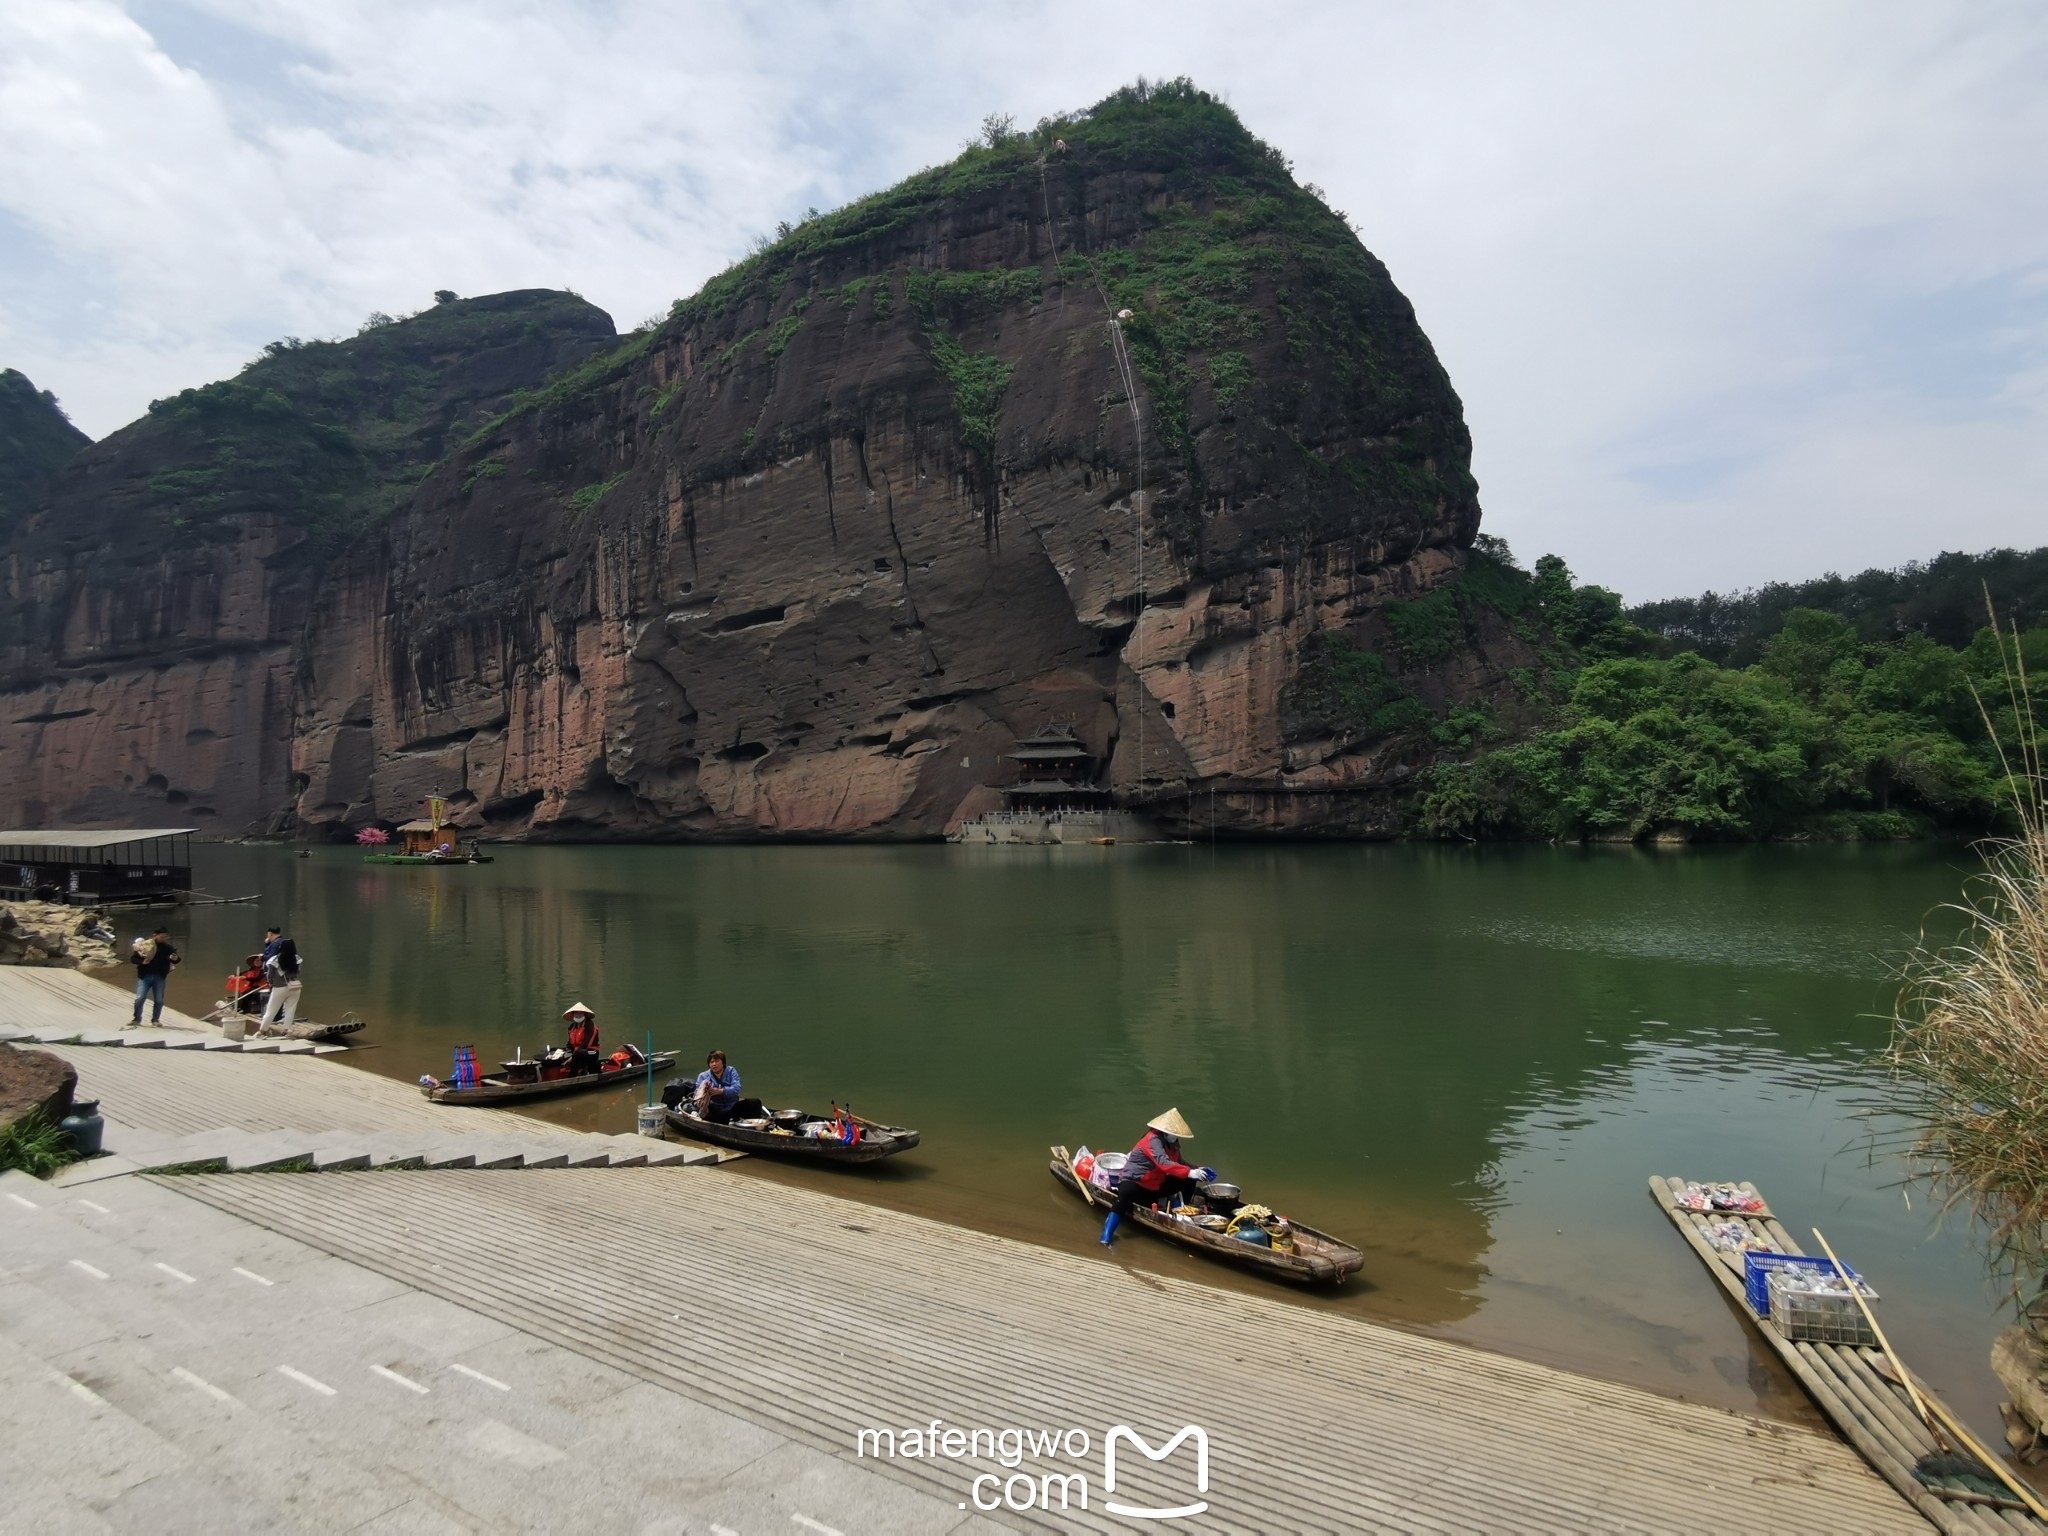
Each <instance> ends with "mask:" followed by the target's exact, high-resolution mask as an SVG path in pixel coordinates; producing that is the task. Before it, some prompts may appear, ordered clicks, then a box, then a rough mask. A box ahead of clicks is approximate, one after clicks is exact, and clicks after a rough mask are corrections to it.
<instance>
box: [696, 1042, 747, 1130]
mask: <svg viewBox="0 0 2048 1536" xmlns="http://www.w3.org/2000/svg"><path fill="white" fill-rule="evenodd" d="M696 1099H697V1113H698V1114H699V1115H701V1116H703V1117H704V1118H705V1119H706V1120H709V1121H711V1122H713V1123H714V1124H717V1125H724V1124H726V1123H728V1122H729V1121H730V1120H731V1119H732V1117H733V1114H734V1113H735V1112H736V1111H737V1110H738V1109H739V1107H740V1069H739V1068H738V1067H734V1066H728V1065H727V1064H726V1060H725V1052H723V1051H713V1052H712V1053H711V1054H710V1055H709V1056H706V1057H705V1058H704V1070H703V1071H702V1072H699V1073H698V1074H697V1093H696Z"/></svg>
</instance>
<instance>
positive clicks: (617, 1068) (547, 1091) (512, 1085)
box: [420, 1046, 676, 1104]
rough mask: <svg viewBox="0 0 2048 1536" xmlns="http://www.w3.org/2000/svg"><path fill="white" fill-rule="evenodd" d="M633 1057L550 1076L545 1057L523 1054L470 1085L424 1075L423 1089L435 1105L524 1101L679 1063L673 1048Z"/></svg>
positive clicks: (636, 1078) (643, 1076)
mask: <svg viewBox="0 0 2048 1536" xmlns="http://www.w3.org/2000/svg"><path fill="white" fill-rule="evenodd" d="M626 1050H627V1051H628V1052H629V1053H630V1056H631V1058H632V1059H628V1060H627V1061H624V1062H620V1061H618V1060H617V1059H616V1058H615V1057H614V1058H607V1059H606V1061H605V1063H604V1065H603V1067H602V1068H601V1069H599V1070H598V1071H596V1072H560V1073H556V1074H555V1075H552V1076H550V1075H548V1074H549V1072H550V1070H551V1068H550V1063H549V1062H548V1060H547V1058H546V1057H542V1056H527V1055H525V1054H523V1053H522V1054H521V1055H519V1056H517V1057H515V1058H514V1059H513V1060H511V1061H507V1062H503V1063H501V1064H500V1065H501V1066H502V1067H503V1070H502V1071H499V1072H493V1073H492V1074H491V1075H490V1076H488V1077H479V1078H478V1079H477V1080H476V1082H475V1083H474V1084H473V1085H471V1086H468V1087H464V1086H463V1085H461V1084H459V1083H453V1082H448V1083H444V1082H441V1081H439V1080H438V1079H435V1078H421V1079H420V1092H421V1093H423V1094H425V1095H426V1096H427V1097H428V1098H429V1099H432V1100H433V1101H434V1102H435V1103H436V1104H525V1103H528V1102H530V1101H532V1100H534V1099H552V1098H556V1097H558V1096H560V1095H562V1094H569V1093H588V1092H589V1091H590V1090H591V1089H593V1088H617V1087H620V1086H621V1085H623V1084H627V1083H644V1082H646V1081H647V1076H648V1074H649V1073H650V1072H666V1071H667V1070H668V1069H669V1068H670V1067H672V1066H674V1065H675V1064H676V1053H675V1052H674V1051H656V1052H655V1053H654V1054H653V1055H652V1056H647V1055H643V1054H642V1053H641V1052H639V1051H638V1050H636V1049H634V1048H633V1047H632V1046H628V1047H626Z"/></svg>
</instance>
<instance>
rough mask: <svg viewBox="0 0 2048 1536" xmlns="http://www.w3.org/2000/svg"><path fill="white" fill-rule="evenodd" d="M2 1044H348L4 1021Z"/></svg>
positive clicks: (296, 1047) (294, 1048)
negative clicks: (44, 1026) (28, 1025)
mask: <svg viewBox="0 0 2048 1536" xmlns="http://www.w3.org/2000/svg"><path fill="white" fill-rule="evenodd" d="M0 1045H92V1046H101V1047H105V1048H107V1049H115V1048H121V1047H125V1048H127V1049H129V1050H169V1051H200V1050H205V1051H233V1052H239V1053H242V1054H245V1055H250V1056H333V1055H337V1054H338V1053H340V1052H342V1051H345V1050H347V1049H348V1047H347V1046H345V1045H337V1044H316V1043H315V1042H314V1041H311V1040H282V1039H270V1040H265V1039H259V1038H258V1037H256V1036H254V1035H251V1036H250V1037H249V1038H248V1039H246V1040H230V1039H228V1038H226V1037H225V1036H223V1035H202V1034H199V1033H197V1032H195V1031H193V1030H189V1029H171V1028H168V1027H167V1028H163V1029H157V1028H152V1027H149V1026H144V1027H143V1028H140V1029H119V1028H108V1029H78V1028H70V1029H66V1028H51V1029H25V1028H22V1027H21V1026H19V1025H12V1024H0Z"/></svg>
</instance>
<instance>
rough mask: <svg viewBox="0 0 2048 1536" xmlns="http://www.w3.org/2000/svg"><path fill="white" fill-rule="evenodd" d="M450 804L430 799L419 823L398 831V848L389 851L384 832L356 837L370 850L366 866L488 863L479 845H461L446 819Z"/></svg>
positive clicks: (368, 830) (371, 829)
mask: <svg viewBox="0 0 2048 1536" xmlns="http://www.w3.org/2000/svg"><path fill="white" fill-rule="evenodd" d="M446 810H447V802H446V801H444V800H443V799H442V798H441V797H440V796H439V795H429V796H427V814H426V815H425V816H424V817H422V818H421V819H420V820H418V821H408V822H405V823H403V824H402V825H400V827H399V829H398V838H399V841H398V847H397V848H396V850H390V849H389V843H388V841H387V839H386V838H385V835H384V833H383V830H382V829H381V828H378V827H365V828H363V830H362V831H360V832H358V833H357V834H356V841H357V842H358V843H360V844H362V845H363V846H364V847H365V848H368V849H370V850H371V851H370V852H368V853H365V854H364V855H363V862H364V863H365V864H413V865H441V864H489V863H491V862H493V860H492V858H491V855H489V854H487V853H479V852H478V851H477V848H476V845H475V844H474V843H471V844H470V845H469V846H468V847H467V848H465V847H463V845H462V838H461V834H460V833H458V832H457V831H456V829H455V828H454V827H453V826H451V825H450V824H449V823H448V821H447V820H446V819H445V812H446Z"/></svg>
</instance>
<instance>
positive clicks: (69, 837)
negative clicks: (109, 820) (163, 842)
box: [0, 827, 198, 848]
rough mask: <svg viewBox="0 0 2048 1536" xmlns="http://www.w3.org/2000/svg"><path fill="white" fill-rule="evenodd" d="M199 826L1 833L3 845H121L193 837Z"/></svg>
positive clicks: (68, 846) (103, 846)
mask: <svg viewBox="0 0 2048 1536" xmlns="http://www.w3.org/2000/svg"><path fill="white" fill-rule="evenodd" d="M197 830H198V828H196V827H139V828H138V827H128V828H122V829H116V830H111V831H110V830H108V829H105V828H91V829H88V828H76V829H72V830H65V829H62V828H59V829H56V830H51V831H42V832H0V848H119V847H121V846H122V845H123V844H125V843H146V842H149V841H150V840H151V839H152V838H158V837H189V836H191V835H192V834H193V833H194V832H196V831H197Z"/></svg>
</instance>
